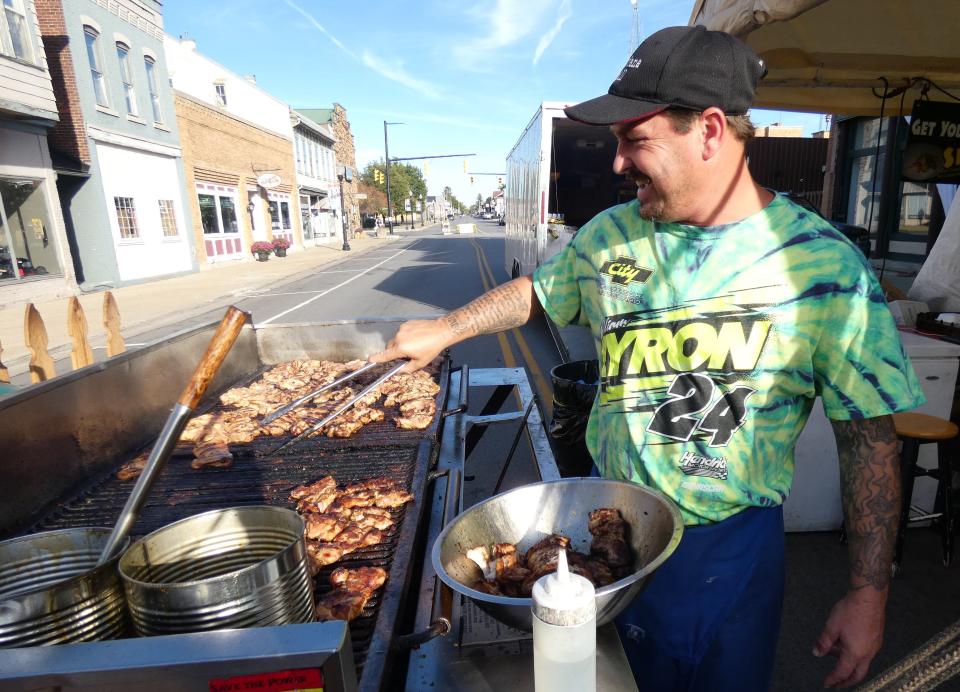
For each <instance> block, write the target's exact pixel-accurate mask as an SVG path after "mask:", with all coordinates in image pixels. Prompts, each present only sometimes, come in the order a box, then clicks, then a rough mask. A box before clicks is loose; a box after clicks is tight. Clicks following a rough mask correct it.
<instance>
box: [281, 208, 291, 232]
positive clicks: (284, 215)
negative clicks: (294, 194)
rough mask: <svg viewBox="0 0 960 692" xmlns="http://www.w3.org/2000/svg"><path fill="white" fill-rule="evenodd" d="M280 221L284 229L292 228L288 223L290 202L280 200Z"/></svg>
mask: <svg viewBox="0 0 960 692" xmlns="http://www.w3.org/2000/svg"><path fill="white" fill-rule="evenodd" d="M280 222H281V223H282V224H283V228H284V229H290V228H293V226H292V225H291V224H290V202H280Z"/></svg>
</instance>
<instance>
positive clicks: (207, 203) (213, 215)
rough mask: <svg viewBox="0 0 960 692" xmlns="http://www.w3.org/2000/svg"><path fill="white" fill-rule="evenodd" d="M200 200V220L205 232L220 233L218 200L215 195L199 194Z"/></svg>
mask: <svg viewBox="0 0 960 692" xmlns="http://www.w3.org/2000/svg"><path fill="white" fill-rule="evenodd" d="M197 198H198V199H199V200H200V222H201V223H202V224H203V232H204V233H219V232H220V227H219V225H218V224H217V200H216V198H215V197H214V196H213V195H197Z"/></svg>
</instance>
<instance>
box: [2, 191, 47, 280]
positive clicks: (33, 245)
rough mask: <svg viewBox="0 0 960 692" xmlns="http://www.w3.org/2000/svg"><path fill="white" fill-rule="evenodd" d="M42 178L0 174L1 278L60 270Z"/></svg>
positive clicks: (15, 277) (30, 275) (25, 276)
mask: <svg viewBox="0 0 960 692" xmlns="http://www.w3.org/2000/svg"><path fill="white" fill-rule="evenodd" d="M51 234H52V226H51V225H50V218H49V216H48V215H47V203H46V197H45V196H44V191H43V185H42V183H41V181H39V180H24V179H15V178H0V281H7V280H19V279H24V278H29V277H32V276H43V275H46V274H59V273H60V263H59V262H58V261H57V251H56V247H55V244H54V242H53V238H52V237H51Z"/></svg>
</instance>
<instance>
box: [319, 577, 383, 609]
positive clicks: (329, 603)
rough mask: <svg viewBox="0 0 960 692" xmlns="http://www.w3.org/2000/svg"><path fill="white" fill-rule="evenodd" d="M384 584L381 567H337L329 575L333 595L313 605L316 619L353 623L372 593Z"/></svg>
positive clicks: (330, 594)
mask: <svg viewBox="0 0 960 692" xmlns="http://www.w3.org/2000/svg"><path fill="white" fill-rule="evenodd" d="M386 581H387V571H386V570H385V569H383V568H382V567H357V568H355V569H347V568H345V567H340V568H338V569H335V570H333V572H332V573H331V574H330V585H331V586H333V591H331V592H330V593H328V594H326V595H324V596H323V597H321V598H320V600H319V601H318V602H317V619H318V620H320V621H325V620H347V621H349V620H354V619H356V618H357V617H358V616H359V615H360V613H361V612H362V611H363V607H364V606H365V605H366V604H367V601H368V600H370V597H371V596H372V595H373V593H374V592H375V591H376V590H377V589H379V588H380V587H381V586H383V585H384V583H385V582H386Z"/></svg>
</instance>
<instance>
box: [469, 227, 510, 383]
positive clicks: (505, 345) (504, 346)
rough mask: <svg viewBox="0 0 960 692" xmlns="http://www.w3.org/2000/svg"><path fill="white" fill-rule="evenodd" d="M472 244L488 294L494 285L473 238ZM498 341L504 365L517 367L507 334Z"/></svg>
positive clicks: (500, 336)
mask: <svg viewBox="0 0 960 692" xmlns="http://www.w3.org/2000/svg"><path fill="white" fill-rule="evenodd" d="M470 242H471V243H472V244H473V249H474V252H475V253H476V255H477V266H478V267H479V268H480V282H481V283H482V284H483V292H484V293H486V292H487V291H489V290H490V289H491V288H493V286H494V285H493V284H491V283H490V282H488V281H487V277H486V275H485V274H484V273H483V251H482V250H481V249H480V246H479V245H477V243H476V241H475V240H474V239H473V238H471V239H470ZM497 340H498V341H499V342H500V350H501V351H502V352H503V362H504V364H505V365H506V366H507V367H508V368H515V367H517V359H516V358H515V357H514V355H513V349H511V348H510V342H509V341H507V336H506V334H504V333H503V332H498V333H497Z"/></svg>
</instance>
